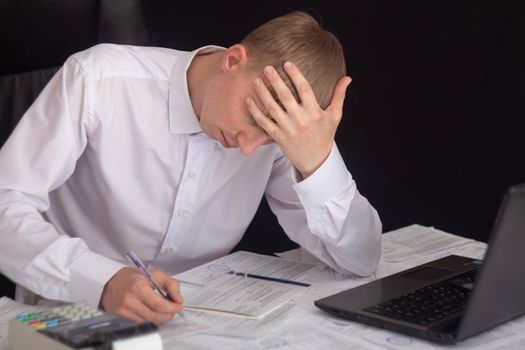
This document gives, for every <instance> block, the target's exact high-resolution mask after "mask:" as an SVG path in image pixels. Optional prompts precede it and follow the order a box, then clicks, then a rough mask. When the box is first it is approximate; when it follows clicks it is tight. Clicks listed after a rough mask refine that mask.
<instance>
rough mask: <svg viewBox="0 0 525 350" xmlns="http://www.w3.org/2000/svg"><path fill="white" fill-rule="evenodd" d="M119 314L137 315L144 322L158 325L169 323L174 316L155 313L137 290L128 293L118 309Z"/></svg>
mask: <svg viewBox="0 0 525 350" xmlns="http://www.w3.org/2000/svg"><path fill="white" fill-rule="evenodd" d="M152 293H155V292H152ZM117 314H119V315H127V314H131V315H136V316H137V317H139V318H141V319H143V320H147V321H151V322H154V323H156V324H161V323H164V322H166V321H169V320H170V319H171V318H172V317H173V315H172V314H164V313H159V312H155V311H153V310H152V309H151V308H149V307H148V306H147V305H146V304H145V303H144V300H143V294H142V295H141V293H140V292H137V290H132V291H131V293H128V294H126V295H125V296H124V298H123V299H122V304H121V306H120V307H119V308H118V309H117ZM126 317H127V316H126Z"/></svg>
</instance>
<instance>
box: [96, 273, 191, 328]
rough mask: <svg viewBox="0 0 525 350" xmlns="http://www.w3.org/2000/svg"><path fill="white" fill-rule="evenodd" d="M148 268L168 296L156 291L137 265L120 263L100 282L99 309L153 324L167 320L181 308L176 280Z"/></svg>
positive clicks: (180, 310)
mask: <svg viewBox="0 0 525 350" xmlns="http://www.w3.org/2000/svg"><path fill="white" fill-rule="evenodd" d="M149 272H150V273H151V276H152V277H153V279H154V280H155V281H156V282H157V283H158V284H159V285H160V286H161V287H162V289H164V290H165V291H166V292H167V294H168V295H169V298H170V299H171V300H169V299H165V298H163V297H162V295H160V294H159V293H158V292H156V290H155V289H154V288H153V287H152V284H151V283H150V281H149V280H148V278H147V277H146V276H145V275H144V274H143V273H142V272H141V271H140V270H139V269H138V268H136V267H124V268H122V269H121V270H119V271H118V272H117V273H116V274H115V275H113V277H111V279H110V280H109V281H108V282H107V283H106V285H105V286H104V290H103V291H102V297H101V299H100V304H101V306H102V307H103V309H104V310H105V311H107V312H110V313H113V314H116V315H119V316H123V317H127V318H129V319H132V320H134V321H138V322H142V321H151V322H154V323H156V324H161V323H164V322H167V321H169V320H171V319H172V318H173V316H174V315H175V314H177V313H180V312H182V304H183V298H182V295H181V294H180V289H179V282H178V281H177V280H176V279H174V278H171V277H170V276H168V275H166V274H165V273H163V272H161V271H157V270H153V269H152V270H149Z"/></svg>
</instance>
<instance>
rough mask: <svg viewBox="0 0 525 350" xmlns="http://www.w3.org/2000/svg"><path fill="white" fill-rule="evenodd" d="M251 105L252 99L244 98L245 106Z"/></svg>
mask: <svg viewBox="0 0 525 350" xmlns="http://www.w3.org/2000/svg"><path fill="white" fill-rule="evenodd" d="M250 103H252V99H251V98H250V97H246V104H247V105H249V104H250Z"/></svg>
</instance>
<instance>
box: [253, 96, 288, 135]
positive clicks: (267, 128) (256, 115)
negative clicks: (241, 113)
mask: <svg viewBox="0 0 525 350" xmlns="http://www.w3.org/2000/svg"><path fill="white" fill-rule="evenodd" d="M246 104H247V106H248V111H249V112H250V114H251V115H252V117H253V120H255V122H256V123H257V125H258V126H259V127H260V128H261V129H263V130H264V132H266V134H268V136H270V137H271V138H272V139H273V140H275V141H277V140H278V139H279V138H280V133H281V131H280V130H279V126H278V125H277V124H276V123H275V122H274V121H273V120H272V119H270V118H268V117H267V116H266V114H264V113H263V112H262V111H261V109H260V108H259V106H257V104H256V103H255V101H254V100H253V99H252V98H251V97H248V98H247V99H246Z"/></svg>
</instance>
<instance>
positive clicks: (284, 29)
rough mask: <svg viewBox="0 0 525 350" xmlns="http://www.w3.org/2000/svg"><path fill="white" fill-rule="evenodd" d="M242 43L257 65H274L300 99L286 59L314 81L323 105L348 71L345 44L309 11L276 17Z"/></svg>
mask: <svg viewBox="0 0 525 350" xmlns="http://www.w3.org/2000/svg"><path fill="white" fill-rule="evenodd" d="M241 44H242V45H244V46H245V47H246V49H247V51H248V57H249V59H250V60H249V62H250V64H251V67H252V68H253V69H257V70H259V69H262V67H264V66H266V65H272V66H273V67H274V68H275V69H276V70H277V72H279V74H280V76H281V77H282V78H283V80H284V81H285V83H286V84H287V85H288V87H289V88H290V90H291V91H292V93H293V94H294V96H295V98H296V99H297V100H299V98H298V96H297V91H296V89H295V87H294V86H293V84H292V83H291V82H290V80H289V78H288V76H287V75H286V73H285V72H284V70H283V64H284V62H286V61H291V62H293V63H294V64H295V65H296V66H297V67H299V69H300V70H301V72H302V73H303V75H304V76H305V78H306V80H308V82H309V83H310V85H311V87H312V90H313V91H314V93H315V96H316V97H317V101H318V102H319V105H320V106H321V108H323V109H325V108H326V107H328V105H329V104H330V100H331V98H332V92H333V90H334V88H335V85H336V84H337V82H338V81H339V79H340V78H341V77H343V76H345V75H346V65H345V58H344V54H343V48H342V46H341V44H340V43H339V41H338V40H337V38H336V37H335V36H334V35H333V34H332V33H330V32H329V31H327V30H325V29H323V28H322V27H321V25H320V24H319V23H318V22H317V21H316V20H315V19H314V18H313V17H312V16H310V15H309V14H307V13H305V12H301V11H295V12H291V13H289V14H287V15H284V16H281V17H277V18H274V19H272V20H270V21H268V22H266V23H264V24H263V25H261V26H260V27H258V28H256V29H255V30H254V31H252V32H251V33H250V34H248V35H247V36H246V37H245V38H244V39H243V40H242V41H241Z"/></svg>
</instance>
